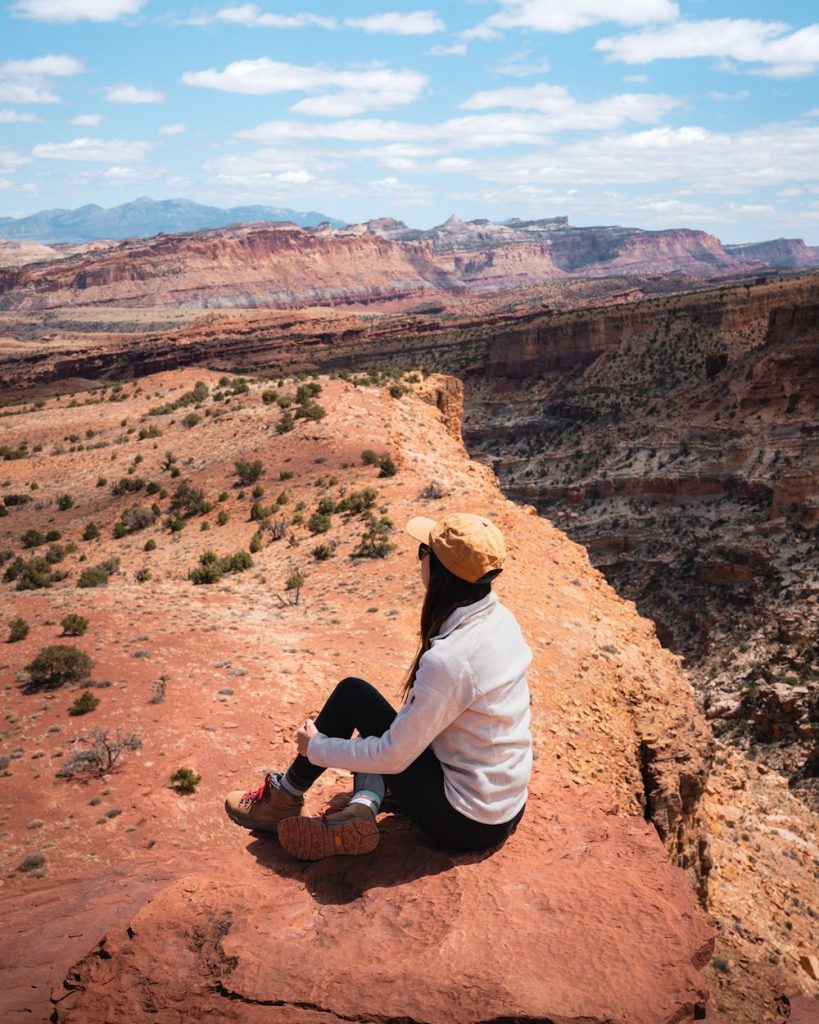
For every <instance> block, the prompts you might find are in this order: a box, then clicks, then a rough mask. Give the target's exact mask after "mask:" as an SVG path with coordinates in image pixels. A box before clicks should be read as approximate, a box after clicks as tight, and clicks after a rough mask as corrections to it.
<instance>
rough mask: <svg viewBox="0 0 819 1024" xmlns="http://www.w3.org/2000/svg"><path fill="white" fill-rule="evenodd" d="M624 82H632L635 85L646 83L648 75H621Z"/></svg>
mask: <svg viewBox="0 0 819 1024" xmlns="http://www.w3.org/2000/svg"><path fill="white" fill-rule="evenodd" d="M623 81H624V82H634V83H636V84H637V85H639V84H641V83H642V82H647V81H648V75H623Z"/></svg>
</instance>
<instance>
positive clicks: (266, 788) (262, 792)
mask: <svg viewBox="0 0 819 1024" xmlns="http://www.w3.org/2000/svg"><path fill="white" fill-rule="evenodd" d="M270 780H271V776H270V774H269V773H268V774H267V775H265V777H264V783H263V784H262V785H261V786H259V788H258V789H251V790H250V791H249V792H247V793H245V794H244V796H243V797H242V800H243V801H245V800H246V801H248V802H249V803H251V804H257V803H258V802H259V801H260V800H264V798H265V797H266V796H267V794H268V793H269V792H270Z"/></svg>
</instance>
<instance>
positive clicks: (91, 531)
mask: <svg viewBox="0 0 819 1024" xmlns="http://www.w3.org/2000/svg"><path fill="white" fill-rule="evenodd" d="M99 535H100V529H99V527H98V526H97V524H96V523H89V524H88V525H87V526H86V528H85V529H84V530H83V531H82V539H83V540H97V539H98V537H99Z"/></svg>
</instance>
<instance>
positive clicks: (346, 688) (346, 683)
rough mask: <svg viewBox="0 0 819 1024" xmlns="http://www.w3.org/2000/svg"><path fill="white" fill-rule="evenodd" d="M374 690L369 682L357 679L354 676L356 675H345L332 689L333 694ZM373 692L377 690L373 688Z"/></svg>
mask: <svg viewBox="0 0 819 1024" xmlns="http://www.w3.org/2000/svg"><path fill="white" fill-rule="evenodd" d="M374 690H375V687H374V686H373V685H372V684H371V683H368V682H367V681H366V680H365V679H358V678H356V676H345V677H344V678H343V679H342V680H341V681H340V682H338V683H336V688H335V690H333V695H335V694H339V696H340V695H342V694H345V695H354V694H361V693H366V692H370V691H374ZM375 692H376V693H377V692H378V691H377V690H375Z"/></svg>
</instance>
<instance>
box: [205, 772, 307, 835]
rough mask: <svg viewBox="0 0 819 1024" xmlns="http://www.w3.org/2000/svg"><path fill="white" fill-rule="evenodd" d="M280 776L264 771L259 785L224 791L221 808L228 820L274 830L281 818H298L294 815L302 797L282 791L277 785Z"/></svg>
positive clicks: (301, 810)
mask: <svg viewBox="0 0 819 1024" xmlns="http://www.w3.org/2000/svg"><path fill="white" fill-rule="evenodd" d="M280 778H281V775H280V774H278V773H277V774H275V775H274V774H273V773H272V772H268V773H267V775H265V777H264V784H263V785H262V786H260V787H259V789H255V790H252V791H251V792H249V793H243V792H242V791H241V790H240V789H237V790H234V791H233V792H232V793H228V795H227V798H226V800H225V810H226V811H227V815H228V817H229V818H230V819H231V821H235V822H236V824H237V825H241V826H242V827H243V828H252V829H256V830H258V831H259V832H276V831H278V827H279V822H280V821H282V819H284V818H293V819H294V820H298V815H300V814H304V800H303V799H299V798H298V797H295V796H291V795H290V794H289V793H286V792H285V791H284V790H283V789H282V788H281V787H280V786H279V779H280ZM294 815H295V816H296V817H295V818H294Z"/></svg>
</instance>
